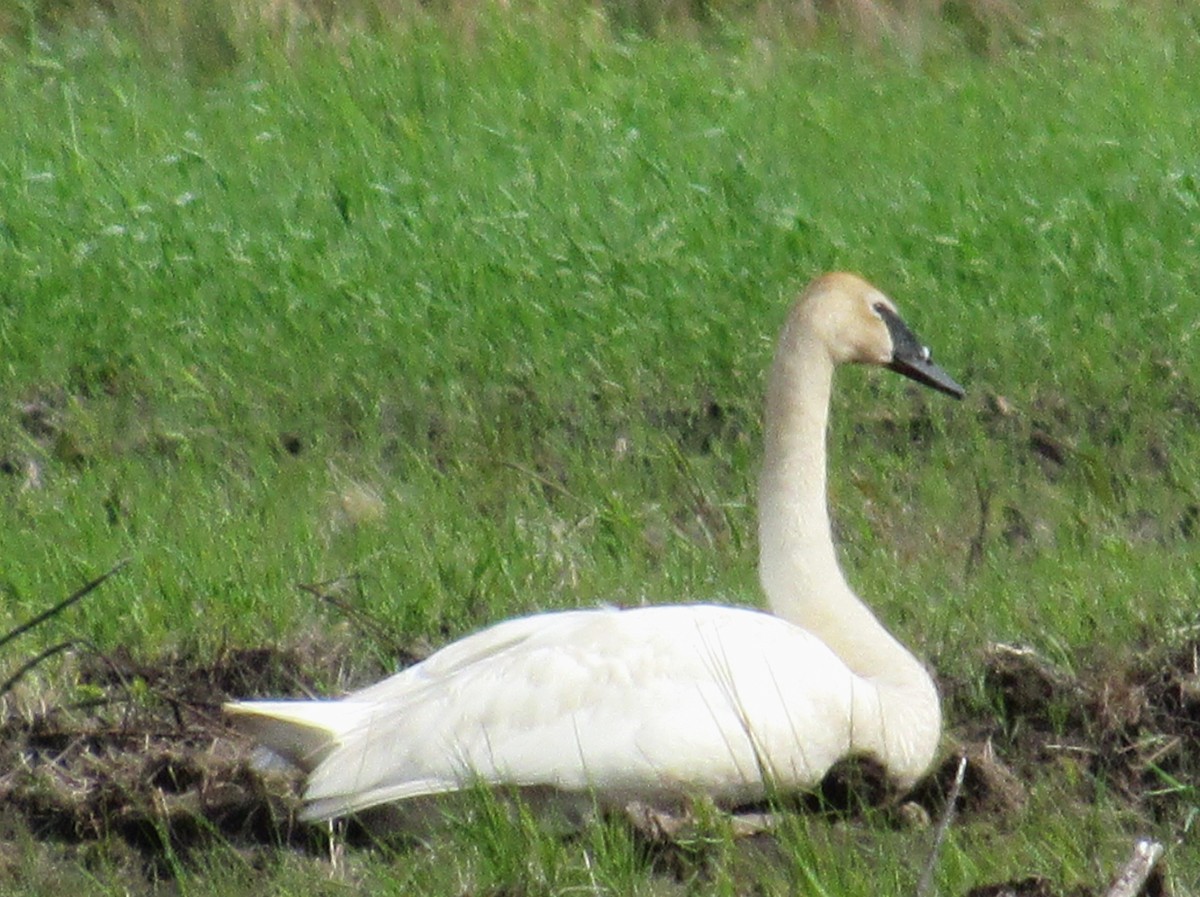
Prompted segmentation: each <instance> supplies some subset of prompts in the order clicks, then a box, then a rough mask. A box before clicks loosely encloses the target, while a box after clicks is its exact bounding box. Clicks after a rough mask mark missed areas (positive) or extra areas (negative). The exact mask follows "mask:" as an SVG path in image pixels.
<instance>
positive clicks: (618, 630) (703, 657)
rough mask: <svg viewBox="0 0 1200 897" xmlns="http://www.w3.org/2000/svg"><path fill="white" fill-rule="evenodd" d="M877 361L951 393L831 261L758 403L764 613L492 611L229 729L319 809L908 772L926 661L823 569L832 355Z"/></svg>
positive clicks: (609, 797)
mask: <svg viewBox="0 0 1200 897" xmlns="http://www.w3.org/2000/svg"><path fill="white" fill-rule="evenodd" d="M845 363H863V364H872V365H879V366H883V367H888V368H891V369H892V370H894V371H898V372H899V373H901V374H904V375H906V376H908V377H910V378H912V379H914V380H917V381H919V382H921V383H923V384H925V385H928V386H930V387H932V388H934V389H936V390H939V391H941V392H943V393H947V394H949V395H951V396H954V397H956V398H961V397H962V395H963V390H962V387H960V386H959V385H958V384H957V383H955V382H954V380H952V379H951V378H950V376H949V375H948V374H946V372H945V371H943V370H942V369H941V368H940V367H939V366H937V365H936V364H934V363H933V361H932V359H931V357H930V353H929V350H928V349H927V348H925V347H924V346H923V345H922V344H921V343H920V342H918V340H917V339H916V337H915V336H914V335H913V333H912V332H911V331H910V330H909V329H908V327H907V326H906V325H905V324H904V322H903V321H902V320H901V318H900V316H899V314H898V313H897V311H896V306H895V305H894V304H893V303H892V301H891V300H890V299H888V298H887V297H886V296H885V295H884V294H883V293H881V292H880V291H879V290H877V289H876V288H875V287H873V286H871V285H870V284H869V283H867V282H866V281H864V280H862V279H861V278H859V277H857V276H855V275H852V274H846V273H833V274H827V275H824V276H822V277H819V278H817V279H816V280H814V281H813V282H812V283H810V284H809V285H808V286H807V287H806V288H805V289H804V291H803V292H802V293H801V295H800V297H799V298H798V299H797V300H796V302H795V303H794V305H793V307H792V309H791V311H790V313H789V315H788V317H787V321H786V324H785V326H784V328H783V332H782V335H781V336H780V338H779V342H778V348H777V351H776V354H775V359H774V362H773V365H772V368H771V372H770V377H769V382H768V393H767V402H766V423H765V454H764V461H763V467H762V472H761V480H760V492H759V520H758V523H759V544H760V553H759V574H760V579H761V583H762V586H763V589H764V590H765V592H766V597H767V601H768V604H769V606H770V610H771V611H772V612H771V613H767V612H763V611H760V610H754V609H750V608H743V607H730V606H722V605H715V604H694V605H668V606H651V607H639V608H632V609H616V608H597V609H589V610H571V611H565V612H551V613H541V614H534V615H531V616H526V617H521V618H516V619H512V620H508V621H506V622H501V623H498V624H496V625H493V626H491V627H489V628H486V629H484V630H482V631H480V632H477V633H475V634H473V635H469V636H467V637H465V638H463V639H461V640H459V641H456V642H453V643H451V644H450V645H447V646H446V647H444V648H442V649H441V650H439V651H437V652H436V653H434V654H433V655H431V656H430V657H428V658H427V659H426V660H424V661H422V662H420V663H418V664H416V665H415V666H412V667H409V668H408V669H405V670H403V671H402V672H399V673H397V674H395V675H393V676H391V677H389V678H387V679H384V680H383V681H381V682H379V683H377V684H375V685H371V686H369V687H367V688H364V689H362V690H360V691H356V692H354V693H352V694H350V695H348V696H346V697H344V698H342V699H340V700H298V701H286V700H285V701H257V700H254V701H238V702H233V703H229V704H227V705H226V707H225V710H226V712H227V714H228V715H229V718H230V720H231V722H232V723H233V724H234V725H235V726H237V727H238V728H239V729H241V730H243V731H244V732H246V733H248V734H249V735H251V736H252V737H254V738H255V739H256V740H257V741H258V742H259V743H260V744H262V745H263V746H264V747H266V748H267V749H268V750H269V751H270V752H271V753H273V754H274V755H278V756H280V757H283V758H285V759H286V760H288V761H290V762H291V763H293V764H295V765H297V766H298V767H299V768H300V769H301V770H303V771H304V772H305V773H307V783H306V787H305V791H304V802H305V804H304V809H303V810H302V814H301V815H302V817H303V818H305V819H308V820H326V819H332V818H335V817H339V816H343V815H347V814H353V813H358V812H360V811H364V810H367V809H370V808H380V807H382V805H392V806H395V802H403V801H409V800H410V799H413V798H422V797H426V798H428V797H431V796H436V795H445V794H447V793H450V792H458V791H462V790H464V789H468V788H470V787H472V786H473V785H474V784H478V783H483V784H485V785H497V786H506V787H509V788H513V789H515V790H519V791H522V792H524V793H526V794H529V795H533V794H537V793H543V792H549V793H553V794H559V795H568V796H570V795H574V796H576V797H579V796H587V797H588V798H589V799H590V800H592V801H594V802H595V803H596V804H598V805H599V806H601V807H603V808H610V809H620V808H623V807H624V806H626V805H627V804H629V803H631V802H634V801H638V802H642V803H648V804H650V805H652V806H678V805H679V804H680V803H681V802H684V801H686V800H688V799H689V798H694V797H707V798H709V799H711V800H712V801H713V802H715V803H716V804H717V805H718V806H722V807H729V808H732V807H736V806H738V805H743V804H746V803H749V802H752V801H758V800H761V799H763V798H764V797H765V796H767V795H769V794H775V793H781V792H792V791H802V790H805V789H809V788H811V787H813V786H814V785H816V784H818V783H819V782H820V780H821V778H822V777H823V776H824V774H825V773H826V772H827V771H828V770H829V768H830V767H831V766H832V765H833V764H834V763H835V762H837V761H838V760H840V759H842V758H844V757H846V756H849V755H856V756H857V755H864V756H866V757H869V758H872V759H873V760H875V761H876V762H878V763H879V764H881V765H882V767H883V768H884V769H885V771H886V772H887V774H888V776H889V778H890V779H891V780H892V781H893V783H894V784H895V785H896V786H898V787H900V788H904V789H906V788H908V787H910V786H911V785H912V784H913V783H914V782H915V781H916V780H917V779H918V778H919V777H920V776H921V775H922V774H923V773H924V771H925V770H926V769H927V768H928V767H929V765H930V763H931V762H932V759H933V756H934V752H935V750H936V748H937V744H938V741H939V738H940V734H941V710H940V705H939V700H938V693H937V690H936V688H935V686H934V683H933V681H932V679H931V678H930V675H929V673H928V672H927V671H926V669H925V667H924V666H923V665H922V664H921V662H920V661H918V660H917V659H916V658H915V657H914V656H913V655H912V654H910V653H909V652H908V651H907V650H906V649H905V648H904V646H903V645H901V644H900V643H899V642H898V641H897V640H896V639H895V638H894V637H893V636H892V635H891V634H890V633H889V632H888V631H887V630H886V629H885V628H884V627H883V625H882V624H881V623H880V622H879V621H878V620H877V619H876V618H875V616H874V615H873V614H872V613H871V611H870V610H869V609H868V608H867V607H866V605H864V604H863V602H862V601H861V600H859V598H858V597H857V596H856V595H855V594H854V592H853V591H852V590H851V589H850V587H849V585H848V584H847V583H846V579H845V577H844V576H843V574H842V571H841V568H840V566H839V565H838V561H837V557H836V554H835V550H834V545H833V538H832V533H831V529H830V522H829V515H828V510H827V507H826V445H825V443H826V425H827V421H828V416H829V398H830V392H831V387H832V382H833V371H834V368H835V367H836V366H838V365H840V364H845Z"/></svg>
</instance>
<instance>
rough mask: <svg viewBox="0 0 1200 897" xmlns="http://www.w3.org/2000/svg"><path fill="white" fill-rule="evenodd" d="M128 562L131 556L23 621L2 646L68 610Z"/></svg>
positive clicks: (0, 641)
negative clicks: (68, 595) (52, 605)
mask: <svg viewBox="0 0 1200 897" xmlns="http://www.w3.org/2000/svg"><path fill="white" fill-rule="evenodd" d="M128 564H129V558H125V559H124V560H121V561H117V563H116V564H115V565H113V567H112V568H111V569H109V571H108V572H107V573H102V574H101V575H100V576H97V577H96V578H95V579H93V580H92V581H91V582H89V583H88V584H87V585H85V586H81V587H80V588H79V589H77V590H76V591H75V592H73V593H72V594H71V596H70V597H69V598H64V599H63V600H62V601H60V602H59V603H58V604H56V605H54V607H52V608H50V609H49V610H45V611H42V612H41V613H40V614H38V615H37V616H36V617H34V618H33V619H32V620H28V621H26V622H24V623H22V624H21V625H20V626H18V627H17V628H16V629H13V630H11V631H10V632H8V633H7V634H6V635H5V636H4V637H3V638H0V648H3V647H4V646H5V645H7V644H8V643H9V642H11V641H12V640H13V639H15V638H17V636H20V635H24V634H25V633H26V632H28V631H29V630H30V629H33V628H34V627H35V626H38V625H39V624H41V623H44V622H46V621H47V620H49V619H50V618H51V617H55V616H57V615H58V614H60V613H62V612H63V611H64V610H66V609H67V608H68V607H70V606H71V605H72V604H74V603H75V602H77V601H79V600H80V599H81V598H83V597H84V596H86V595H88V594H89V593H90V592H92V591H94V590H95V589H96V588H97V587H99V586H100V585H101V584H102V583H103V582H104V580H106V579H108V578H109V577H110V576H113V575H115V574H117V573H119V572H121V570H123V569H124V568H125V567H126V566H127V565H128Z"/></svg>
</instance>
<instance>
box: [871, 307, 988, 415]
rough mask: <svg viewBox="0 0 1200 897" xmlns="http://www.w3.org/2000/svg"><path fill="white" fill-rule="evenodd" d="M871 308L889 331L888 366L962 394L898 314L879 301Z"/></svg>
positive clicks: (935, 386)
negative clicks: (889, 362)
mask: <svg viewBox="0 0 1200 897" xmlns="http://www.w3.org/2000/svg"><path fill="white" fill-rule="evenodd" d="M875 311H877V312H879V316H880V317H881V318H883V323H885V324H886V325H887V329H888V332H889V333H890V334H891V335H892V361H891V364H889V365H888V367H889V368H891V369H892V370H893V371H895V372H896V373H898V374H903V375H904V376H905V377H909V378H911V379H913V380H916V381H917V382H918V383H924V384H925V385H926V386H929V387H932V388H933V389H936V390H937V391H938V392H944V393H945V394H946V395H948V396H954V398H956V399H961V398H962V397H963V396H964V395H965V394H966V391H965V390H964V389H963V388H962V387H961V386H959V385H958V384H957V383H955V382H954V378H953V377H951V376H950V375H949V374H947V373H946V372H945V371H943V370H942V369H941V368H940V367H938V366H937V365H936V364H934V363H933V355H932V354H931V353H930V351H929V347H928V346H925V345H922V344H921V341H920V340H919V339H917V337H916V336H915V335H914V334H913V332H912V331H911V330H909V329H908V325H907V324H905V323H904V321H902V320H901V319H900V316H899V315H897V314H896V313H895V312H894V311H892V310H891V309H890V308H888V307H887V306H886V305H882V304H880V305H876V306H875Z"/></svg>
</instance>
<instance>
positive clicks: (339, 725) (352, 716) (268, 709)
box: [224, 701, 362, 773]
mask: <svg viewBox="0 0 1200 897" xmlns="http://www.w3.org/2000/svg"><path fill="white" fill-rule="evenodd" d="M224 710H225V715H226V716H227V717H229V721H230V722H231V723H232V724H233V725H234V727H235V728H237V729H238V730H239V731H241V732H244V733H246V734H247V735H249V736H250V737H251V738H253V739H254V740H255V741H257V742H258V743H259V745H261V746H262V747H263V748H265V749H266V750H267V751H269V752H270V753H271V754H272V755H274V756H275V757H278V758H282V759H283V760H286V761H287V762H288V763H291V764H292V765H293V766H296V767H299V768H300V769H301V770H303V771H304V772H305V773H310V772H312V771H313V770H314V769H315V768H316V767H317V766H318V765H319V764H320V763H321V761H322V760H324V759H325V758H326V757H328V756H329V754H330V753H331V752H332V751H333V750H334V748H336V747H337V746H338V745H339V744H340V743H341V741H342V738H343V736H344V735H345V734H346V733H347V732H349V731H350V730H351V729H353V728H354V727H355V726H356V725H357V724H358V722H359V720H360V719H361V718H362V709H361V708H360V707H359V706H358V705H355V704H353V703H349V702H346V701H233V702H231V703H228V704H226V705H225V707H224ZM260 759H261V758H260ZM263 765H268V766H269V765H270V762H269V761H268V762H267V763H266V764H263Z"/></svg>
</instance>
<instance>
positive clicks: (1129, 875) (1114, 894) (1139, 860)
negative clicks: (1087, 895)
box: [1104, 838, 1163, 897]
mask: <svg viewBox="0 0 1200 897" xmlns="http://www.w3.org/2000/svg"><path fill="white" fill-rule="evenodd" d="M1162 855H1163V846H1162V845H1161V844H1159V843H1158V842H1157V841H1151V840H1150V839H1149V838H1139V839H1138V841H1137V843H1136V844H1134V845H1133V856H1132V857H1130V858H1129V862H1127V863H1126V864H1125V868H1124V869H1122V870H1121V871H1120V872H1119V873H1117V877H1116V878H1115V879H1114V880H1113V883H1112V884H1111V885H1110V886H1109V888H1108V890H1107V891H1105V892H1104V897H1137V895H1138V894H1141V893H1142V888H1144V887H1145V885H1146V881H1147V880H1148V879H1149V878H1150V875H1151V873H1153V872H1154V867H1155V865H1156V864H1157V863H1158V861H1159V859H1161V858H1162Z"/></svg>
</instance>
